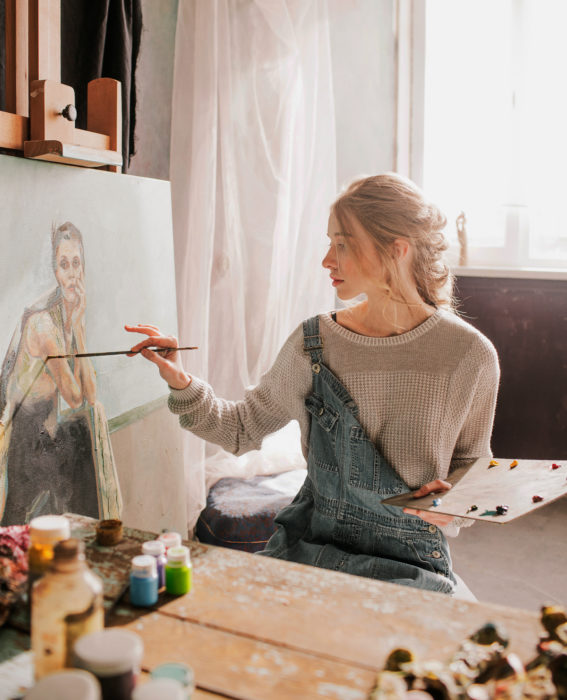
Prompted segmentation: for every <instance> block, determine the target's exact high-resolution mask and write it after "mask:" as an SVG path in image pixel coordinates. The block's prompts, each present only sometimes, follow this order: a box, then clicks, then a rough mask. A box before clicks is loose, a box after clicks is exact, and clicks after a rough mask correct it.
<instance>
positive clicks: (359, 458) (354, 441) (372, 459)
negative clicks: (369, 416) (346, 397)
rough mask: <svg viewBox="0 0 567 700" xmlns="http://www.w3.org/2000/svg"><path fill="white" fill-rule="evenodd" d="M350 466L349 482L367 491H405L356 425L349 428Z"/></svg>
mask: <svg viewBox="0 0 567 700" xmlns="http://www.w3.org/2000/svg"><path fill="white" fill-rule="evenodd" d="M350 450H351V466H350V474H349V484H350V485H351V486H355V487H357V488H361V489H366V490H368V491H375V492H380V494H383V495H384V496H392V495H395V494H398V493H403V492H404V491H407V486H406V484H405V483H404V482H403V481H402V480H401V479H400V478H399V477H398V476H397V474H396V473H395V472H394V470H393V469H392V467H390V465H389V464H388V463H387V462H386V460H385V459H384V458H383V457H382V456H381V455H380V453H379V452H378V450H377V449H376V447H375V445H374V443H372V442H371V441H370V440H369V439H368V438H367V437H366V434H365V432H364V430H362V428H361V427H360V426H358V425H353V426H352V427H351V429H350Z"/></svg>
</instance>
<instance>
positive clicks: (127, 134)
mask: <svg viewBox="0 0 567 700" xmlns="http://www.w3.org/2000/svg"><path fill="white" fill-rule="evenodd" d="M4 15H5V0H0V110H3V109H5V108H6V107H5V82H4V74H5V57H6V51H5V49H6V47H5V39H4V37H5V29H4ZM141 35H142V0H62V1H61V82H62V83H63V84H64V85H70V86H71V87H72V88H74V90H75V105H76V107H77V112H78V117H77V121H76V126H77V127H79V128H80V129H86V128H87V83H88V82H89V81H90V80H94V79H95V78H114V79H115V80H119V81H120V82H121V84H122V158H123V161H124V166H123V172H127V170H128V165H129V163H130V158H131V156H132V155H133V154H134V152H135V140H134V132H135V128H136V62H137V60H138V53H139V51H140V38H141Z"/></svg>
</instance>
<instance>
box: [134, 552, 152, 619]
mask: <svg viewBox="0 0 567 700" xmlns="http://www.w3.org/2000/svg"><path fill="white" fill-rule="evenodd" d="M157 600H158V575H157V563H156V560H155V558H154V557H151V556H149V555H147V554H141V555H139V556H137V557H134V558H133V559H132V569H131V571H130V602H131V603H132V605H135V606H137V607H142V608H146V607H149V606H150V605H155V604H156V603H157Z"/></svg>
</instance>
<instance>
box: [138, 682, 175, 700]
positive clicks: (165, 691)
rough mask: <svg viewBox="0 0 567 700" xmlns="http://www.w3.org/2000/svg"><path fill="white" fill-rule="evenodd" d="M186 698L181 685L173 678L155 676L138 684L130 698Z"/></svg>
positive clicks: (168, 699)
mask: <svg viewBox="0 0 567 700" xmlns="http://www.w3.org/2000/svg"><path fill="white" fill-rule="evenodd" d="M166 698H167V700H187V694H186V693H185V691H184V689H183V686H182V685H181V683H179V681H175V680H173V678H156V679H153V680H149V681H148V682H147V683H144V685H140V686H139V687H138V688H136V689H135V690H134V692H133V693H132V700H165V699H166Z"/></svg>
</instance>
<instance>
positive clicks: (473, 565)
mask: <svg viewBox="0 0 567 700" xmlns="http://www.w3.org/2000/svg"><path fill="white" fill-rule="evenodd" d="M457 285H458V291H457V296H458V297H459V298H460V299H461V302H462V304H461V306H460V311H461V313H463V314H464V317H465V319H466V320H467V321H469V322H470V323H472V324H473V325H474V326H476V327H477V328H478V329H479V330H481V331H482V332H483V333H484V334H485V335H486V336H488V337H489V338H490V339H491V340H492V342H493V343H494V345H495V347H496V349H497V352H498V355H499V358H500V365H501V371H502V377H501V383H500V390H499V396H498V403H497V408H496V419H495V423H494V432H493V438H492V448H493V452H494V454H495V456H497V457H503V458H504V457H505V458H510V459H512V458H516V457H517V458H518V459H521V458H523V459H549V460H552V461H558V462H560V463H562V464H563V465H567V460H565V457H567V450H566V449H565V434H566V431H567V388H566V384H565V379H564V378H565V376H566V370H567V360H566V355H565V345H566V343H567V307H566V304H565V299H566V297H567V281H565V280H551V279H505V278H487V277H468V276H467V277H459V278H458V280H457ZM562 460H563V461H562ZM566 530H567V498H561V499H559V500H557V501H555V502H553V503H551V504H549V505H547V506H544V507H543V508H538V509H537V510H535V511H534V512H533V513H530V514H528V515H525V516H523V517H521V518H518V519H517V520H513V521H512V522H510V523H508V524H505V525H495V524H493V523H482V522H475V524H474V525H473V526H472V527H470V528H466V529H463V530H462V531H461V533H460V535H459V537H458V538H457V539H456V540H453V541H451V543H450V544H451V552H452V554H453V559H454V565H455V569H456V571H457V572H458V573H459V574H460V575H461V576H462V578H463V579H464V580H465V581H466V582H467V584H468V585H469V587H470V588H471V590H472V591H473V593H475V595H476V596H477V597H478V598H479V599H480V600H482V601H485V602H491V603H498V604H501V605H509V606H513V607H521V608H529V609H532V610H539V608H540V607H541V606H542V605H545V604H561V605H567V587H566V586H565V580H566V579H567V559H566V558H565V556H564V552H565V532H566ZM562 553H563V554H562Z"/></svg>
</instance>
